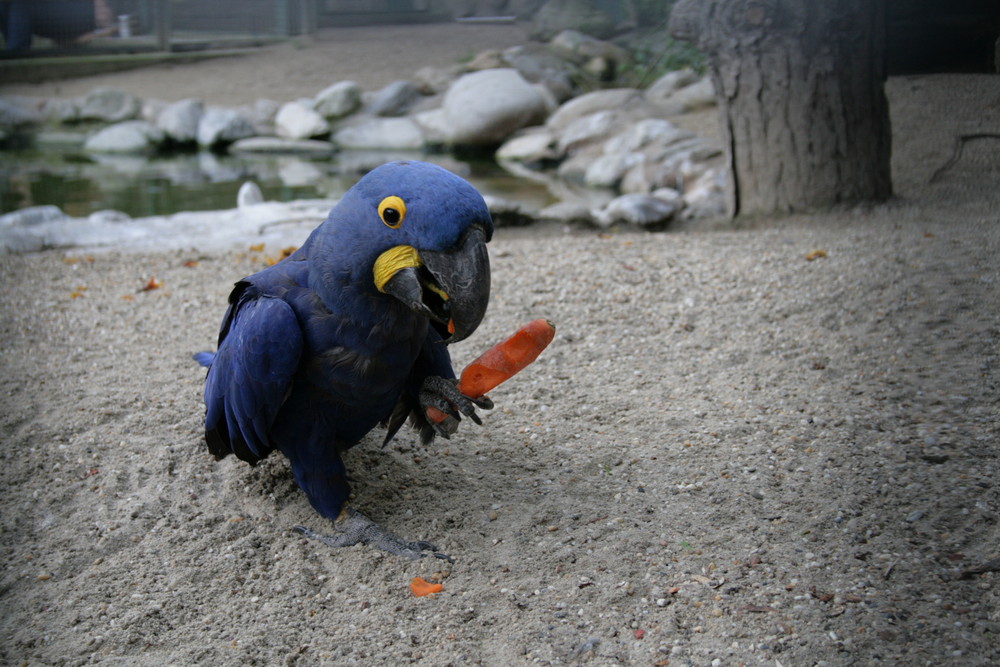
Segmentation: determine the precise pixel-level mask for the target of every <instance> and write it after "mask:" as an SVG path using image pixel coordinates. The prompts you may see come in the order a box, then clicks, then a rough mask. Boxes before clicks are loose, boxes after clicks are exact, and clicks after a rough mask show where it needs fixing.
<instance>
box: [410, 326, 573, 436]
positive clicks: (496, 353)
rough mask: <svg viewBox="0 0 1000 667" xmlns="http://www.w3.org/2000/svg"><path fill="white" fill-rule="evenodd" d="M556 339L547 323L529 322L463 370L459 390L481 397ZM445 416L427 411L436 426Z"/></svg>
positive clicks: (521, 367) (434, 410) (436, 411)
mask: <svg viewBox="0 0 1000 667" xmlns="http://www.w3.org/2000/svg"><path fill="white" fill-rule="evenodd" d="M555 335H556V327H555V325H554V324H552V323H551V322H549V321H548V320H532V321H531V322H528V323H527V324H525V325H524V326H522V327H521V328H520V329H518V330H517V331H516V332H514V335H513V336H511V337H510V338H508V339H507V340H505V341H502V342H500V343H497V344H496V345H494V346H493V347H491V348H490V349H488V350H486V351H485V352H483V353H482V354H481V355H479V357H478V358H477V359H476V360H475V361H473V362H472V363H471V364H469V365H468V366H466V367H465V370H463V371H462V375H461V377H460V378H459V380H458V390H459V391H460V392H462V393H463V394H465V395H466V396H468V397H469V398H480V397H482V396H484V395H485V394H486V392H488V391H490V390H491V389H493V388H495V387H496V386H497V385H499V384H500V383H501V382H505V381H507V380H509V379H510V378H511V377H513V376H514V375H515V374H517V373H519V372H520V371H522V370H524V369H525V368H526V367H527V366H528V365H529V364H531V363H532V362H533V361H534V360H535V359H537V358H538V355H539V354H541V353H542V350H544V349H545V348H546V347H548V345H549V343H551V342H552V339H553V338H554V337H555ZM446 416H447V415H445V413H443V412H441V411H440V410H438V409H437V408H427V418H428V419H430V420H431V421H432V422H434V423H435V424H439V423H441V422H442V421H444V419H445V417H446Z"/></svg>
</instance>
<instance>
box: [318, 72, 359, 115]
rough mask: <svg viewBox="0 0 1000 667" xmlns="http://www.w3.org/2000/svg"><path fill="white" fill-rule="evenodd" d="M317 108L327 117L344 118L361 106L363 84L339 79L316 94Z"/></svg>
mask: <svg viewBox="0 0 1000 667" xmlns="http://www.w3.org/2000/svg"><path fill="white" fill-rule="evenodd" d="M314 108H315V110H316V111H317V112H319V113H320V114H322V115H323V116H324V117H326V118H342V117H343V116H347V115H350V114H352V113H354V112H355V111H357V110H358V109H359V108H361V86H359V85H358V84H357V83H355V82H354V81H339V82H337V83H335V84H333V85H332V86H329V87H327V88H324V89H323V90H322V91H320V93H319V94H318V95H317V96H316V103H315V107H314Z"/></svg>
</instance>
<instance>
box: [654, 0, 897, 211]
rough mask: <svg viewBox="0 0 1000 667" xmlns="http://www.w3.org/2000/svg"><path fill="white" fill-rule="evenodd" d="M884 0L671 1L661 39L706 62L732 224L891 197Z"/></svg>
mask: <svg viewBox="0 0 1000 667" xmlns="http://www.w3.org/2000/svg"><path fill="white" fill-rule="evenodd" d="M884 16H885V14H884V6H883V4H882V0H679V1H678V2H677V4H676V5H675V6H674V9H673V12H672V14H671V17H670V34H671V36H673V37H674V38H675V39H679V40H683V41H689V42H692V43H694V44H695V45H697V46H698V48H699V49H701V51H702V52H704V53H705V54H706V56H707V59H708V64H709V69H710V74H711V77H712V80H713V83H714V84H715V91H716V97H717V98H718V101H719V110H720V113H721V120H722V124H723V136H724V140H725V143H726V156H727V159H728V162H729V165H728V166H729V180H730V182H729V190H728V198H729V201H728V208H729V213H730V215H731V216H733V217H735V216H737V215H742V214H749V213H758V212H759V213H771V212H792V211H803V210H815V209H823V208H829V207H831V206H834V205H837V204H852V203H859V202H867V201H880V200H884V199H887V198H888V197H889V196H890V195H891V194H892V182H891V179H890V171H889V158H890V154H891V136H890V125H889V111H888V103H887V102H886V98H885V92H884V90H883V82H884V79H885V75H884V64H885V57H884V56H885V20H884Z"/></svg>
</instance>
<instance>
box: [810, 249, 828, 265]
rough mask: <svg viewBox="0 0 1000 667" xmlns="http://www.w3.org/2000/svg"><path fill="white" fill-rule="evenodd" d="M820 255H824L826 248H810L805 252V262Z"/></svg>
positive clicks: (818, 257)
mask: <svg viewBox="0 0 1000 667" xmlns="http://www.w3.org/2000/svg"><path fill="white" fill-rule="evenodd" d="M821 257H826V250H819V249H817V250H810V251H809V252H807V253H806V261H807V262H811V261H813V260H814V259H820V258H821Z"/></svg>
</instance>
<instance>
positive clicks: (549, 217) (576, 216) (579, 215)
mask: <svg viewBox="0 0 1000 667" xmlns="http://www.w3.org/2000/svg"><path fill="white" fill-rule="evenodd" d="M538 219H539V220H545V221H548V222H560V223H563V224H570V223H585V224H593V223H594V214H593V213H592V212H591V210H590V207H589V206H586V205H585V204H576V203H573V202H558V203H556V204H552V205H551V206H546V207H545V208H543V209H542V210H541V211H539V212H538Z"/></svg>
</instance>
